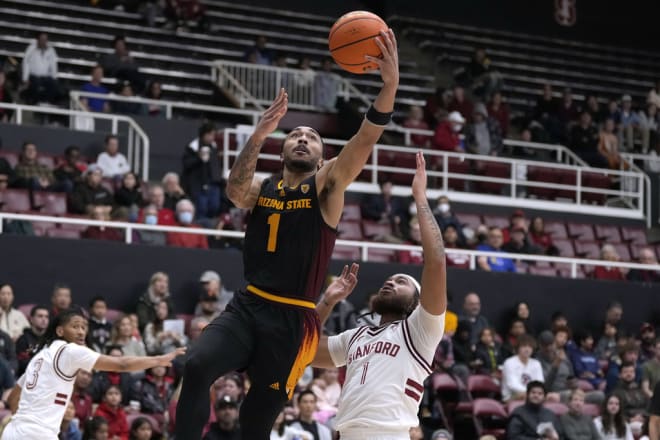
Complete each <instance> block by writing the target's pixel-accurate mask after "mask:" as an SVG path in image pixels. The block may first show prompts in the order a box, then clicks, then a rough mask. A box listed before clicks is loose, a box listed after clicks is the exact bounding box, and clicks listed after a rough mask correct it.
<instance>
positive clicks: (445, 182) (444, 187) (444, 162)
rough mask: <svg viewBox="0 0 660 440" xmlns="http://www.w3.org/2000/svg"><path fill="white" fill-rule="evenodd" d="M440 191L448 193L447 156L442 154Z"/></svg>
mask: <svg viewBox="0 0 660 440" xmlns="http://www.w3.org/2000/svg"><path fill="white" fill-rule="evenodd" d="M442 171H443V173H442V190H443V191H449V176H447V174H449V156H447V155H446V154H444V155H443V156H442Z"/></svg>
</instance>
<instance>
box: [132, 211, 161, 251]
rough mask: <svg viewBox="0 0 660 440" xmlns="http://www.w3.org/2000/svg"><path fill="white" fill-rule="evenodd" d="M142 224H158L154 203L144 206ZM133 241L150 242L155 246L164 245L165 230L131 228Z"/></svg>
mask: <svg viewBox="0 0 660 440" xmlns="http://www.w3.org/2000/svg"><path fill="white" fill-rule="evenodd" d="M143 213H144V224H145V225H149V226H156V225H157V224H158V208H156V205H149V206H147V207H145V208H144V210H143ZM133 242H134V243H141V244H152V245H156V246H165V244H166V242H167V240H166V235H165V232H161V231H152V230H146V229H139V230H138V229H134V230H133Z"/></svg>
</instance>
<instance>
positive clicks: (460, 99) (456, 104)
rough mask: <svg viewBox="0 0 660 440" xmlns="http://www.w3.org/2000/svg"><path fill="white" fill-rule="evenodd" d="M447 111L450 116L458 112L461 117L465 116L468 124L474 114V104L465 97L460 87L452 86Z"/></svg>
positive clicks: (463, 90)
mask: <svg viewBox="0 0 660 440" xmlns="http://www.w3.org/2000/svg"><path fill="white" fill-rule="evenodd" d="M447 111H448V112H449V113H450V114H451V112H454V111H456V112H459V113H460V114H461V115H463V116H465V117H466V118H467V120H468V122H472V115H473V114H474V104H472V101H470V99H468V98H466V97H465V89H463V87H461V86H460V85H455V86H454V94H453V97H452V99H451V101H449V105H448V106H447Z"/></svg>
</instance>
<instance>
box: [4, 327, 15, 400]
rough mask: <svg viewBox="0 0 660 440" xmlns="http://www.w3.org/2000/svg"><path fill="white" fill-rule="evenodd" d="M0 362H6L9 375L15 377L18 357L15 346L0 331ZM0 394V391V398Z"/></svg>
mask: <svg viewBox="0 0 660 440" xmlns="http://www.w3.org/2000/svg"><path fill="white" fill-rule="evenodd" d="M0 360H1V361H4V362H6V364H7V365H6V367H8V369H9V373H10V375H11V376H12V377H13V376H15V372H16V370H17V369H18V357H17V355H16V345H15V344H14V341H12V340H11V336H9V334H8V333H6V332H4V331H2V330H0ZM13 387H14V384H13V383H12V384H11V385H9V387H8V388H13ZM1 395H2V392H1V391H0V396H1Z"/></svg>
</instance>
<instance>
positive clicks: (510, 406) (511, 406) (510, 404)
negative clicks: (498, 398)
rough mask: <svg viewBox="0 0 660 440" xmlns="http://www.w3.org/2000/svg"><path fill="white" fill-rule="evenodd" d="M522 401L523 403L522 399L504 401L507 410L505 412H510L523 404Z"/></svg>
mask: <svg viewBox="0 0 660 440" xmlns="http://www.w3.org/2000/svg"><path fill="white" fill-rule="evenodd" d="M524 403H525V401H524V400H509V401H508V402H507V403H506V412H507V414H511V413H512V412H513V411H514V410H515V409H516V408H518V407H519V406H521V405H523V404H524Z"/></svg>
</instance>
